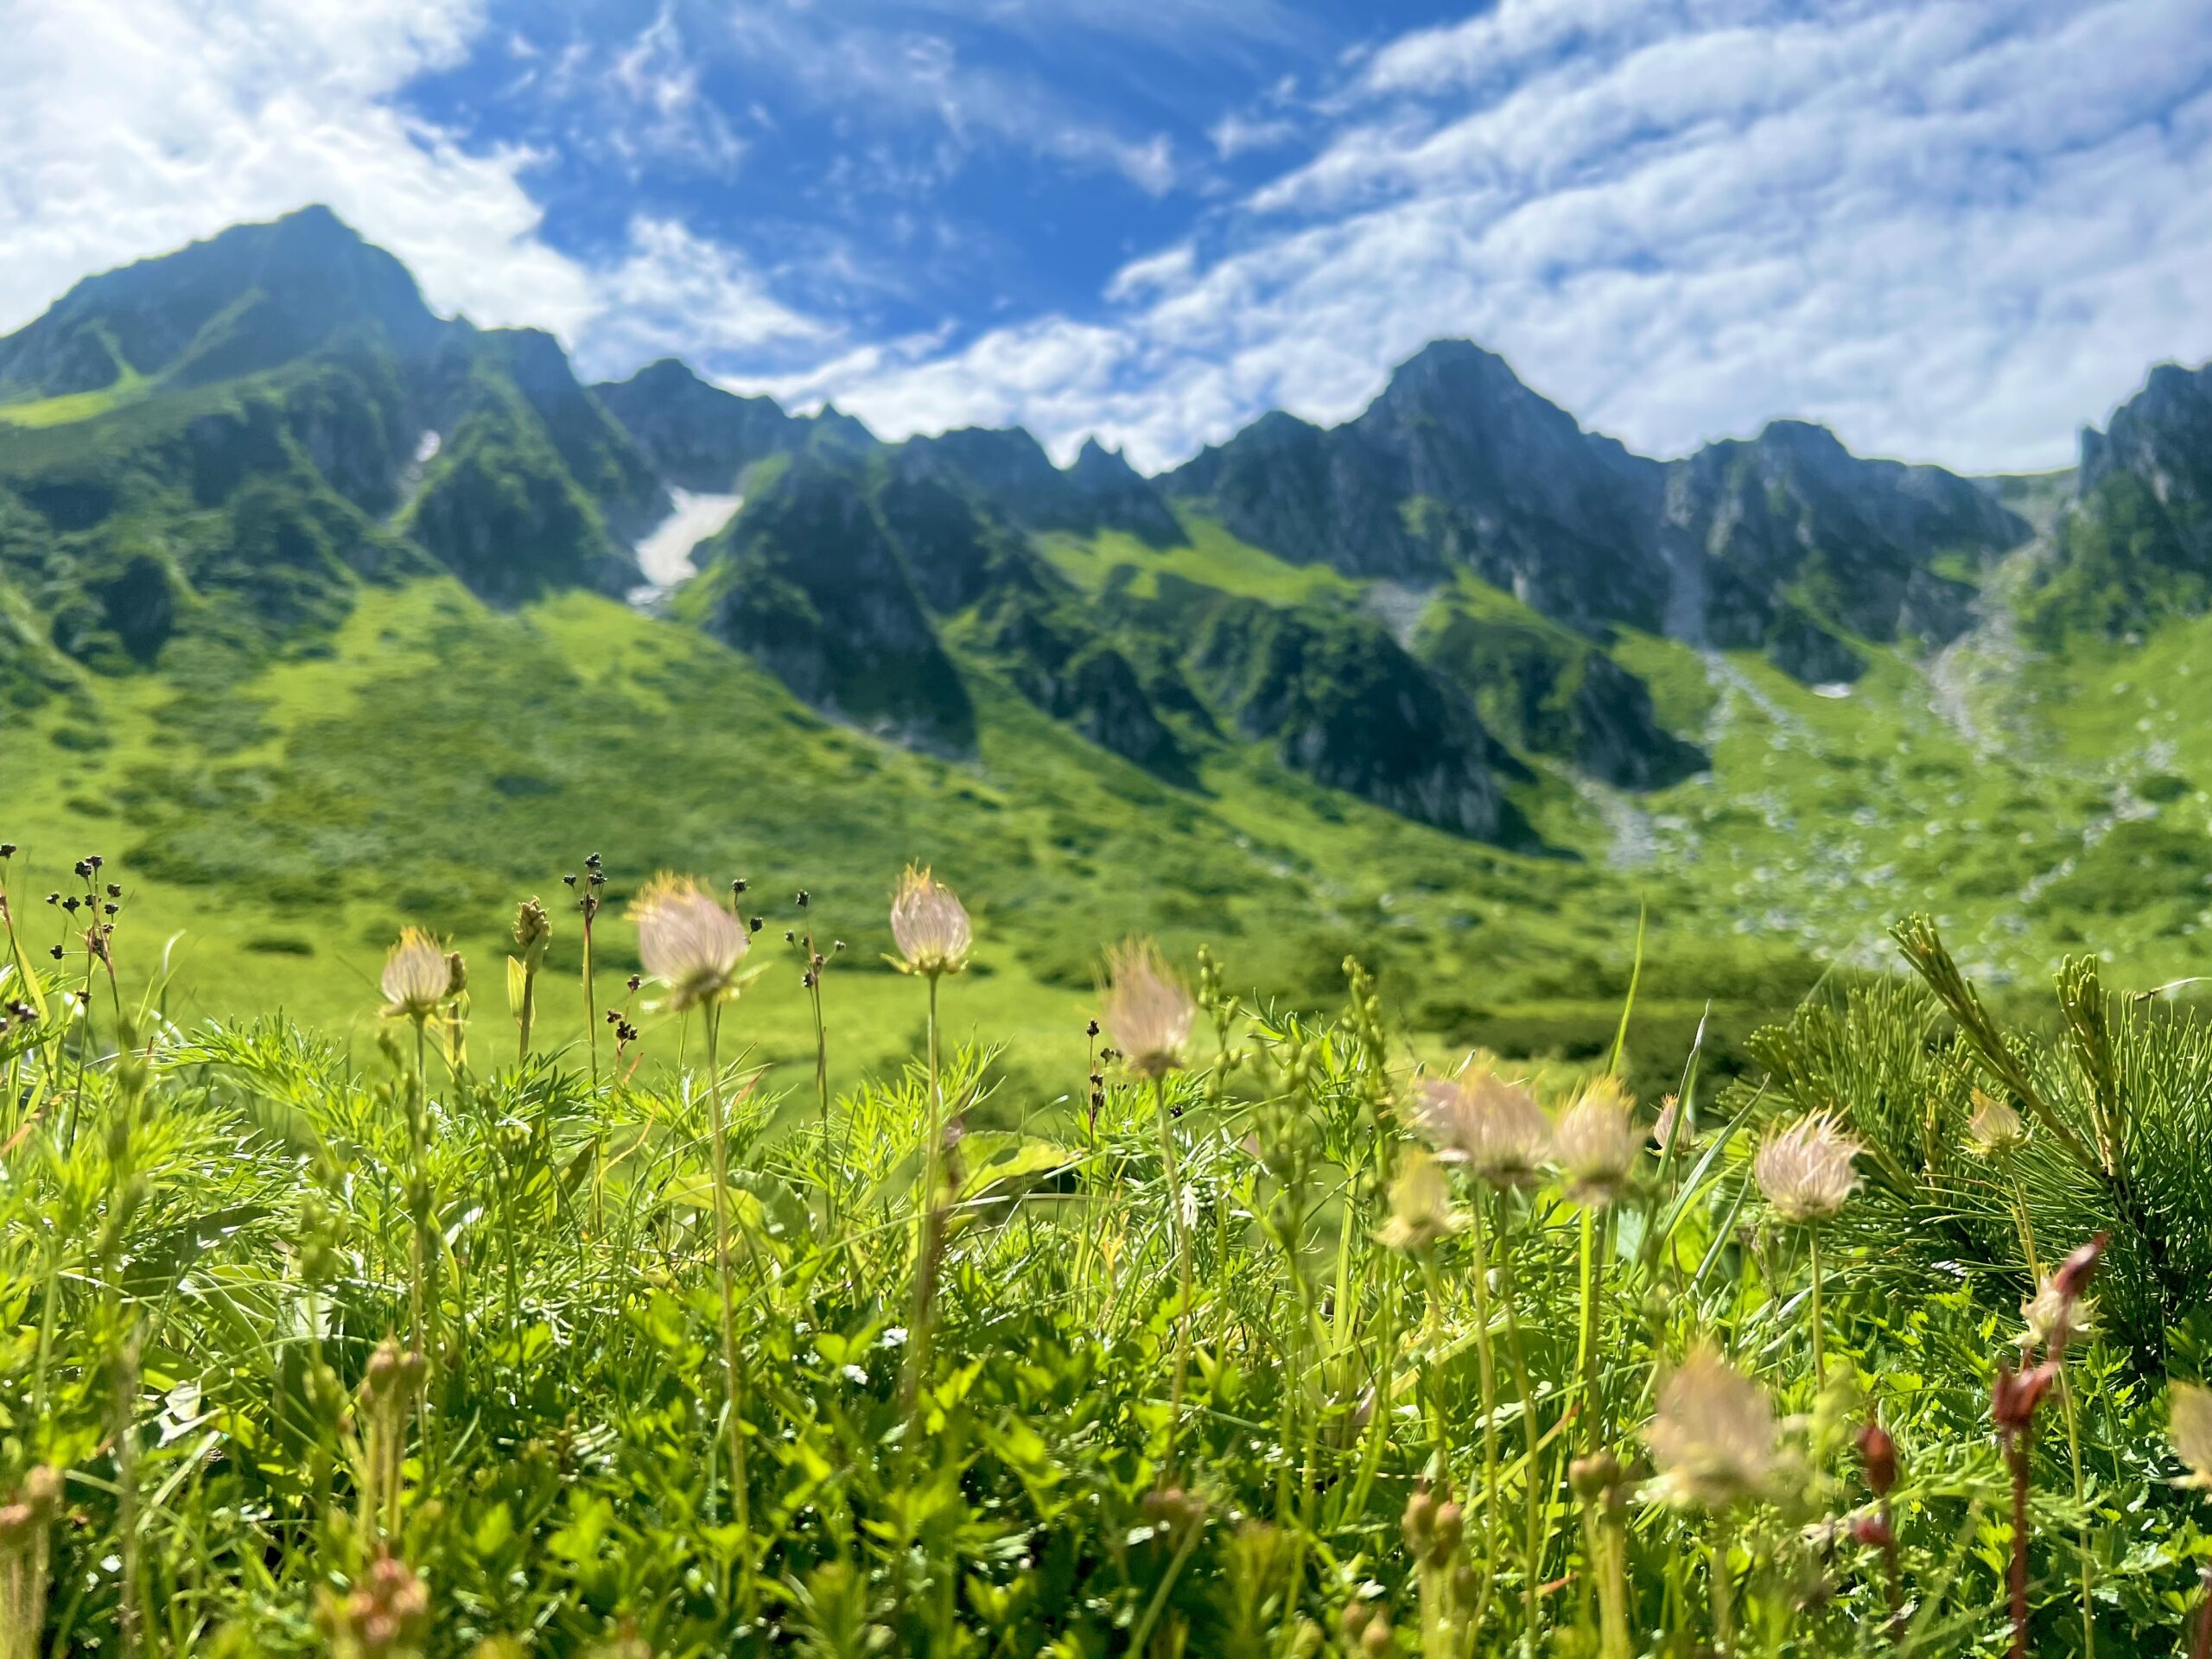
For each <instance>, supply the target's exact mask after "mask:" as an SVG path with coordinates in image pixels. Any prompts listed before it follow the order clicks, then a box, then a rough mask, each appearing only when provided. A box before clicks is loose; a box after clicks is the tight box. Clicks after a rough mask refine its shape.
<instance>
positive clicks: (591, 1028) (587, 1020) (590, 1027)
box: [583, 887, 599, 1090]
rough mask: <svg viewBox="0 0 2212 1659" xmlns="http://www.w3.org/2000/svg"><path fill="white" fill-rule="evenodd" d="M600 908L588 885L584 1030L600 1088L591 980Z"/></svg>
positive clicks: (595, 1081)
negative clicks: (595, 923) (595, 921)
mask: <svg viewBox="0 0 2212 1659" xmlns="http://www.w3.org/2000/svg"><path fill="white" fill-rule="evenodd" d="M597 908H598V905H597V902H596V900H595V899H594V895H593V893H592V892H591V890H590V889H589V888H588V887H587V888H586V889H585V890H584V969H583V977H584V1030H585V1031H586V1032H588V1033H590V1036H591V1086H592V1088H593V1089H594V1090H597V1089H598V1088H599V1009H598V1007H597V1006H596V1004H595V1001H594V995H593V991H592V980H591V918H592V912H593V911H594V910H595V909H597Z"/></svg>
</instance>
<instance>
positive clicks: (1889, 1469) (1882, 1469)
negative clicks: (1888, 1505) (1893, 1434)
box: [1859, 1418, 1897, 1497]
mask: <svg viewBox="0 0 2212 1659" xmlns="http://www.w3.org/2000/svg"><path fill="white" fill-rule="evenodd" d="M1859 1461H1860V1462H1862V1463H1864V1464H1865V1465H1866V1484H1868V1485H1869V1486H1871V1487H1872V1488H1873V1489H1874V1496H1875V1497H1888V1496H1889V1495H1890V1488H1891V1487H1892V1486H1894V1485H1896V1484H1897V1442H1896V1441H1895V1440H1891V1438H1890V1433H1889V1431H1888V1430H1887V1429H1885V1428H1884V1427H1882V1426H1881V1424H1880V1423H1878V1422H1876V1421H1873V1420H1872V1419H1871V1418H1870V1419H1868V1420H1867V1423H1866V1427H1864V1428H1862V1429H1860V1430H1859Z"/></svg>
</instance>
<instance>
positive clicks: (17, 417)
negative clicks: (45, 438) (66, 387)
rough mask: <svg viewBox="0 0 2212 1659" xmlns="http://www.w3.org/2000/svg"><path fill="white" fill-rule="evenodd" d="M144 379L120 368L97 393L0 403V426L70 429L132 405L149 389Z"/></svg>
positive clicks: (75, 393)
mask: <svg viewBox="0 0 2212 1659" xmlns="http://www.w3.org/2000/svg"><path fill="white" fill-rule="evenodd" d="M149 384H150V383H149V381H148V380H147V379H146V378H145V376H143V375H142V374H139V373H137V372H136V371H135V370H132V369H130V368H128V367H124V369H123V370H122V372H120V373H119V374H118V375H117V376H116V378H115V379H114V381H113V382H112V383H111V384H110V385H105V386H102V387H100V388H99V390H98V391H73V392H67V393H65V394H64V395H62V396H61V397H34V398H30V399H29V400H28V401H25V402H22V403H13V404H10V403H0V424H5V425H9V426H21V427H48V426H73V425H75V424H76V423H78V422H79V421H89V420H91V419H92V417H93V416H98V415H105V414H106V413H107V412H108V411H109V410H111V409H119V408H121V407H122V406H123V405H124V404H129V403H135V402H137V400H138V399H139V398H141V397H144V396H145V395H146V393H147V391H148V388H149Z"/></svg>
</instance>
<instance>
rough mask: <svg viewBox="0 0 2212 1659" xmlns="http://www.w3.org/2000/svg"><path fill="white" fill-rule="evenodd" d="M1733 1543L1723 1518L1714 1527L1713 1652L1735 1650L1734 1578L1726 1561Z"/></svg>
mask: <svg viewBox="0 0 2212 1659" xmlns="http://www.w3.org/2000/svg"><path fill="white" fill-rule="evenodd" d="M1733 1543H1734V1539H1733V1535H1732V1531H1731V1529H1730V1528H1729V1525H1728V1523H1727V1522H1726V1520H1725V1519H1724V1520H1722V1521H1721V1522H1719V1523H1717V1524H1716V1525H1715V1526H1714V1528H1713V1592H1712V1601H1713V1651H1715V1652H1716V1653H1721V1654H1732V1653H1733V1652H1735V1650H1736V1595H1735V1579H1734V1569H1733V1568H1732V1567H1731V1566H1730V1565H1729V1561H1728V1554H1729V1551H1730V1549H1731V1548H1733Z"/></svg>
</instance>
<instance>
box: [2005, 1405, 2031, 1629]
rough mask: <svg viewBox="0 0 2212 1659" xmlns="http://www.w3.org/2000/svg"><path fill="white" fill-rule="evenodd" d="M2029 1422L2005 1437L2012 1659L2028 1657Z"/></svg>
mask: <svg viewBox="0 0 2212 1659" xmlns="http://www.w3.org/2000/svg"><path fill="white" fill-rule="evenodd" d="M2033 1432H2034V1430H2033V1426H2032V1425H2030V1426H2028V1427H2023V1428H2021V1429H2019V1430H2018V1432H2017V1433H2011V1434H2007V1435H2006V1436H2005V1461H2006V1462H2008V1463H2010V1464H2011V1465H2012V1659H2028V1437H2029V1435H2030V1434H2031V1433H2033Z"/></svg>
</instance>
